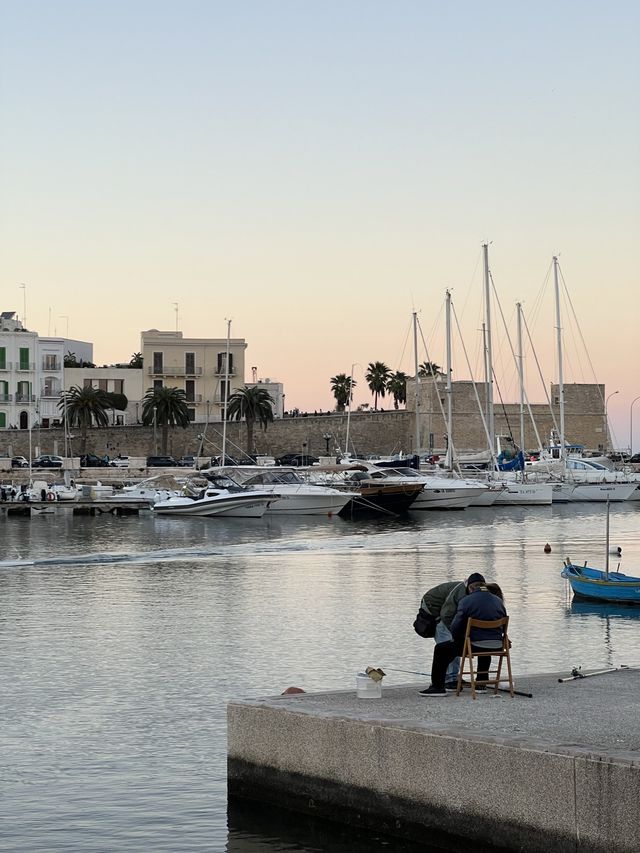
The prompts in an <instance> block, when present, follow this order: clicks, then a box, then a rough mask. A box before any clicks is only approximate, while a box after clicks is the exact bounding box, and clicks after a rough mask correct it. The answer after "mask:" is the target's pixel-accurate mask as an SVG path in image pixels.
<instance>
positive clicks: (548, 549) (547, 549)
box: [543, 542, 551, 554]
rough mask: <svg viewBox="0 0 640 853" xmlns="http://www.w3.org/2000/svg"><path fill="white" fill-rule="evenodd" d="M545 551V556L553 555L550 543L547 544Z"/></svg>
mask: <svg viewBox="0 0 640 853" xmlns="http://www.w3.org/2000/svg"><path fill="white" fill-rule="evenodd" d="M543 551H544V553H545V554H550V553H551V545H549V543H548V542H547V544H546V545H545V546H544V548H543Z"/></svg>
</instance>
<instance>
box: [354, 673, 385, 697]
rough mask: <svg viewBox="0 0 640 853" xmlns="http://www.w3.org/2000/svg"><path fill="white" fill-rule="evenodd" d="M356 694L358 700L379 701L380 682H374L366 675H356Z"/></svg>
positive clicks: (380, 694) (380, 692) (380, 693)
mask: <svg viewBox="0 0 640 853" xmlns="http://www.w3.org/2000/svg"><path fill="white" fill-rule="evenodd" d="M356 694H357V696H358V699H380V698H381V696H382V682H381V681H374V680H373V678H369V676H368V675H356Z"/></svg>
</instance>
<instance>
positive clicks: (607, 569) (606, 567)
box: [604, 498, 609, 580]
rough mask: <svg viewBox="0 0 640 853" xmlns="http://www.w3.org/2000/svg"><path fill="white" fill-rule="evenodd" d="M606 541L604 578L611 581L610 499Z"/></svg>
mask: <svg viewBox="0 0 640 853" xmlns="http://www.w3.org/2000/svg"><path fill="white" fill-rule="evenodd" d="M605 539H606V546H605V548H606V557H605V563H604V577H605V580H609V498H607V535H606V537H605Z"/></svg>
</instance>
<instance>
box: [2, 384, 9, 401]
mask: <svg viewBox="0 0 640 853" xmlns="http://www.w3.org/2000/svg"><path fill="white" fill-rule="evenodd" d="M0 400H2V401H3V402H5V403H8V402H9V383H8V382H0Z"/></svg>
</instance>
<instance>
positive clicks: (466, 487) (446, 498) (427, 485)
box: [364, 463, 489, 511]
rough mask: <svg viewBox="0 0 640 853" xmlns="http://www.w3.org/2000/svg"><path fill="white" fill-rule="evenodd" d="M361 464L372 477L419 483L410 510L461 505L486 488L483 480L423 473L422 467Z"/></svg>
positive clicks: (482, 492)
mask: <svg viewBox="0 0 640 853" xmlns="http://www.w3.org/2000/svg"><path fill="white" fill-rule="evenodd" d="M364 464H365V465H366V466H367V469H368V472H369V476H370V477H371V478H372V479H383V478H384V479H385V480H388V481H389V482H392V483H394V482H395V483H409V484H416V483H422V491H421V492H420V494H419V495H418V497H417V498H416V499H415V500H414V501H413V503H412V504H411V510H412V511H413V510H426V509H464V508H465V507H467V506H470V505H471V502H472V501H473V500H475V499H476V498H479V497H480V496H481V495H484V494H485V492H488V490H489V489H488V487H487V486H486V485H485V484H484V483H474V482H471V481H470V480H457V479H454V478H450V477H439V476H436V475H432V474H425V473H423V472H422V471H416V469H415V468H400V467H398V468H391V467H389V466H388V465H384V467H379V466H377V465H375V464H373V465H369V464H368V463H364Z"/></svg>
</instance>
